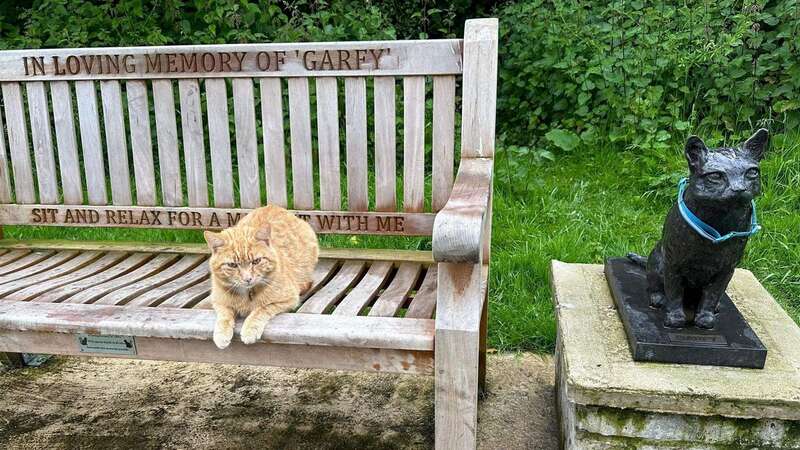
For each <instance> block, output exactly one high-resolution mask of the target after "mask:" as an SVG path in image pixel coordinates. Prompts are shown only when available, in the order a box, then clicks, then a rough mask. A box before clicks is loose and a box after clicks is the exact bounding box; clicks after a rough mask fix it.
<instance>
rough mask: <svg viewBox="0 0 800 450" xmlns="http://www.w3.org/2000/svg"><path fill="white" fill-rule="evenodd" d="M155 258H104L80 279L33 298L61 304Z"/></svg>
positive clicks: (92, 265) (142, 254) (86, 269)
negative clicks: (66, 299) (70, 297)
mask: <svg viewBox="0 0 800 450" xmlns="http://www.w3.org/2000/svg"><path fill="white" fill-rule="evenodd" d="M152 258H153V255H152V254H148V253H134V254H130V255H125V257H124V258H122V259H116V258H109V259H107V258H103V259H101V260H98V261H97V262H95V263H92V264H90V265H89V266H88V267H86V268H84V269H82V270H81V271H80V272H81V274H80V275H81V276H80V277H77V276H75V277H71V278H73V280H72V281H71V282H69V283H67V284H63V285H61V286H59V287H58V288H55V289H48V290H47V291H44V292H42V293H41V295H38V296H36V297H35V298H31V301H33V302H45V303H46V302H59V301H62V300H64V299H65V298H67V297H69V296H71V295H74V294H76V293H80V292H82V291H84V290H86V289H89V288H91V287H92V286H96V285H98V284H102V283H105V282H106V281H108V280H113V279H114V278H116V277H119V276H121V275H124V274H126V273H128V272H130V271H132V270H134V269H136V268H138V267H139V266H141V265H142V264H144V263H146V262H147V261H149V260H150V259H152Z"/></svg>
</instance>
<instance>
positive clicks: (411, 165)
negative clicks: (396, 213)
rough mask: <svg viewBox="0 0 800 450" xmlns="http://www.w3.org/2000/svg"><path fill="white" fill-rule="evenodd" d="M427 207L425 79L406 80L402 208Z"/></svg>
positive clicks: (409, 78) (404, 80) (417, 77)
mask: <svg viewBox="0 0 800 450" xmlns="http://www.w3.org/2000/svg"><path fill="white" fill-rule="evenodd" d="M424 206H425V77H419V76H412V77H405V78H404V79H403V207H404V209H405V210H406V211H407V212H422V210H423V207H424Z"/></svg>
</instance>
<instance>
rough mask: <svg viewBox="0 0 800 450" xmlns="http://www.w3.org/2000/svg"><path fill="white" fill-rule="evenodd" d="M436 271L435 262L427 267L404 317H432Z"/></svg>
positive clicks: (434, 309) (434, 308) (434, 306)
mask: <svg viewBox="0 0 800 450" xmlns="http://www.w3.org/2000/svg"><path fill="white" fill-rule="evenodd" d="M437 272H438V270H437V266H436V265H435V264H434V265H431V266H430V267H428V272H427V273H426V274H425V279H423V280H422V284H421V285H420V287H419V289H417V293H416V295H414V299H413V300H411V304H410V305H408V311H406V315H405V317H410V318H417V319H430V318H431V317H433V313H434V312H435V311H436V281H437Z"/></svg>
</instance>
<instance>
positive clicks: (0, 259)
mask: <svg viewBox="0 0 800 450" xmlns="http://www.w3.org/2000/svg"><path fill="white" fill-rule="evenodd" d="M28 253H30V250H11V251H10V252H7V253H5V254H3V255H1V256H0V268H2V267H3V266H5V265H7V264H9V263H12V262H14V261H16V260H18V259H20V258H22V257H23V256H25V255H27V254H28Z"/></svg>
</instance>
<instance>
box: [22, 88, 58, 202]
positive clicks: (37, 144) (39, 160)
mask: <svg viewBox="0 0 800 450" xmlns="http://www.w3.org/2000/svg"><path fill="white" fill-rule="evenodd" d="M25 88H26V91H27V93H28V112H29V113H30V128H31V138H32V139H31V144H32V146H33V159H34V161H36V181H38V186H39V201H40V202H42V203H56V202H57V201H58V186H57V184H56V161H55V159H54V158H53V136H52V134H51V130H50V112H49V111H48V107H47V104H48V102H47V91H46V90H45V86H44V83H41V82H33V83H25Z"/></svg>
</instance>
